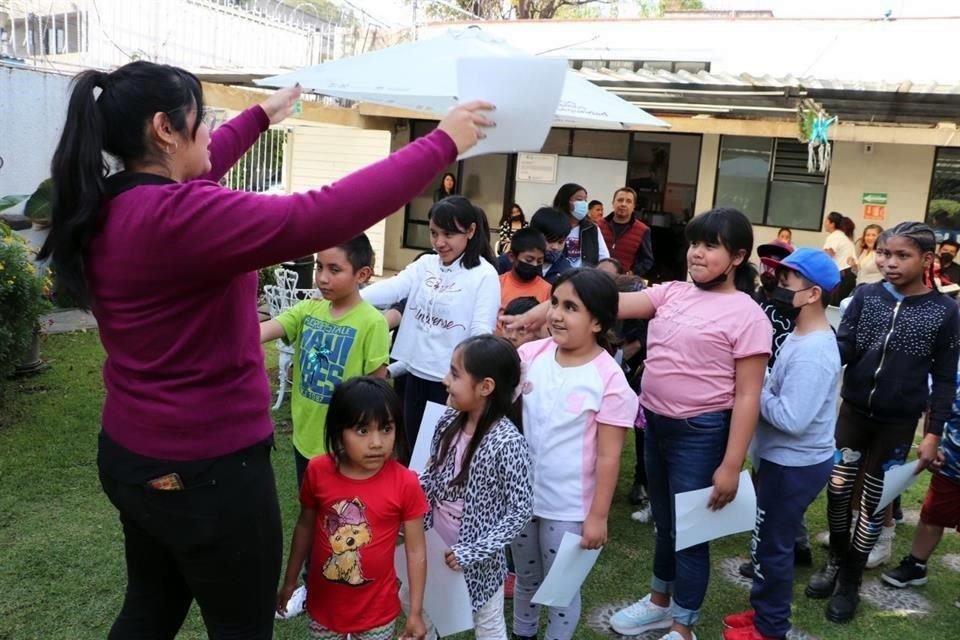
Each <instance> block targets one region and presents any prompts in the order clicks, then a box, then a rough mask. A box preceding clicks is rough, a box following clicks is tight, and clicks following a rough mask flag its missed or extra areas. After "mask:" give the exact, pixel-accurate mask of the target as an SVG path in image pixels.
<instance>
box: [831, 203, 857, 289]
mask: <svg viewBox="0 0 960 640" xmlns="http://www.w3.org/2000/svg"><path fill="white" fill-rule="evenodd" d="M823 228H824V230H825V231H826V232H827V239H826V241H825V242H824V243H823V250H824V251H825V252H826V253H827V255H828V256H830V257H831V258H833V263H834V264H835V265H837V269H839V270H840V286H838V287H837V288H836V289H834V291H833V294H832V295H831V296H830V304H831V305H833V306H839V304H840V301H841V300H843V299H844V298H846V297H847V296H848V295H850V292H851V291H853V288H854V287H855V286H857V275H856V274H855V273H854V272H853V266H854V265H855V264H856V263H857V249H856V247H855V246H854V244H853V231H854V229H855V225H854V224H853V220H851V219H850V218H848V217H847V216H845V215H843V214H842V213H839V212H837V211H831V212H830V214H829V215H828V216H827V219H826V220H825V221H824V223H823Z"/></svg>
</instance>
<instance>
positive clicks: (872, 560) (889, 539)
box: [867, 524, 897, 569]
mask: <svg viewBox="0 0 960 640" xmlns="http://www.w3.org/2000/svg"><path fill="white" fill-rule="evenodd" d="M896 536H897V525H896V524H894V525H893V526H892V527H884V528H883V529H882V530H881V531H880V537H879V538H878V539H877V544H875V545H874V546H873V550H872V551H871V552H870V556H869V557H868V558H867V569H876V568H877V567H879V566H880V565H882V564H884V563H886V562H888V561H889V560H890V556H891V555H893V539H894V538H895V537H896Z"/></svg>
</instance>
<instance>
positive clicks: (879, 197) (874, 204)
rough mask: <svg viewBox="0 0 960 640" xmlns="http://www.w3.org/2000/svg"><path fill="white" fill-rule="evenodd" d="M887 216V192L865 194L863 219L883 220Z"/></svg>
mask: <svg viewBox="0 0 960 640" xmlns="http://www.w3.org/2000/svg"><path fill="white" fill-rule="evenodd" d="M886 218H887V194H885V193H868V192H864V194H863V219H864V220H870V221H871V222H883V221H884V220H886Z"/></svg>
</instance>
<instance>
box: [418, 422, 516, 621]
mask: <svg viewBox="0 0 960 640" xmlns="http://www.w3.org/2000/svg"><path fill="white" fill-rule="evenodd" d="M458 415H459V412H457V411H455V410H453V409H447V411H446V413H444V414H443V417H442V418H441V419H440V422H439V423H438V424H437V430H436V433H434V436H433V443H432V444H431V446H430V462H429V463H428V464H427V468H426V470H425V471H424V473H423V475H421V476H420V484H421V486H422V487H423V492H424V493H425V494H426V496H427V500H428V501H429V502H430V507H431V511H430V513H429V514H427V517H426V520H425V526H426V528H428V529H429V528H431V527H433V508H434V507H436V505H437V504H439V503H440V502H443V501H455V500H463V521H462V523H461V525H460V533H459V535H458V537H457V543H456V544H455V545H453V547H452V550H453V554H454V556H456V558H457V563H458V564H459V565H460V567H461V568H462V569H463V575H464V577H465V578H466V581H467V590H468V591H469V592H470V601H471V604H472V605H473V610H474V611H477V610H478V609H480V607H482V606H483V605H484V604H486V603H487V601H488V600H490V598H491V597H493V594H494V593H496V592H497V590H498V589H499V588H500V587H501V586H502V585H503V581H504V579H505V578H506V575H507V559H506V555H505V554H504V547H506V546H507V545H508V544H510V543H511V542H512V541H513V539H514V538H515V537H517V535H518V534H519V533H520V530H521V529H522V528H523V527H524V525H526V524H527V522H528V521H529V520H530V518H531V517H532V516H533V475H532V473H533V472H532V464H531V460H530V450H529V448H528V446H527V441H526V439H525V438H524V437H523V435H522V434H521V433H520V431H519V430H518V429H517V427H516V426H515V425H514V424H513V422H511V421H510V420H508V419H507V418H501V419H500V421H499V422H497V424H495V425H493V427H491V428H490V430H489V431H488V432H487V435H486V436H484V438H483V442H481V443H480V446H479V447H478V448H477V450H476V452H475V453H474V455H473V460H472V461H471V463H470V472H469V475H468V476H467V482H466V484H465V486H464V485H459V486H455V487H451V486H450V481H451V480H453V469H454V456H452V455H448V456H447V459H446V460H444V462H443V464H442V465H441V466H440V467H439V468H437V465H436V460H437V457H438V455H439V451H440V439H441V438H442V437H443V434H444V433H445V432H446V431H447V429H450V428H451V427H453V425H454V421H455V419H456V418H457V416H458Z"/></svg>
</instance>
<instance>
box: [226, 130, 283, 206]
mask: <svg viewBox="0 0 960 640" xmlns="http://www.w3.org/2000/svg"><path fill="white" fill-rule="evenodd" d="M290 135H291V130H290V129H289V128H286V127H272V128H270V129H267V130H266V131H265V132H263V133H262V134H261V135H260V139H259V140H257V141H256V142H255V143H254V145H253V146H252V147H251V148H250V150H249V151H247V153H246V154H245V155H244V156H243V157H242V158H240V160H239V161H238V162H237V163H236V164H235V165H233V168H232V169H230V171H229V172H228V173H227V175H226V176H225V177H224V178H223V180H221V184H222V185H224V186H226V187H229V188H231V189H234V190H237V191H255V192H258V193H286V192H287V186H288V185H287V172H286V157H287V141H288V140H289V137H290Z"/></svg>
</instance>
